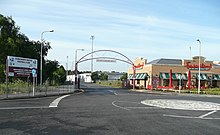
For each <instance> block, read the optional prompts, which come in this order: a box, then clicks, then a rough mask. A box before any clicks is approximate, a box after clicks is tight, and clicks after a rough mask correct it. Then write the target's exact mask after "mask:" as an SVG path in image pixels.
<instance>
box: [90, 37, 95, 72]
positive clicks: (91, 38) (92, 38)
mask: <svg viewBox="0 0 220 135" xmlns="http://www.w3.org/2000/svg"><path fill="white" fill-rule="evenodd" d="M94 39H95V36H94V35H92V36H91V37H90V40H92V52H93V40H94ZM92 72H93V53H92V55H91V74H92Z"/></svg>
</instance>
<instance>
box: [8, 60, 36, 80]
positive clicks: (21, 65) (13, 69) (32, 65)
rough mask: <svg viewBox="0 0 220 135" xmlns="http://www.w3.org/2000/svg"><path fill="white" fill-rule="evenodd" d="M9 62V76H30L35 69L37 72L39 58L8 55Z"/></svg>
mask: <svg viewBox="0 0 220 135" xmlns="http://www.w3.org/2000/svg"><path fill="white" fill-rule="evenodd" d="M7 63H8V64H7V67H8V76H30V74H32V70H33V69H34V70H36V72H37V59H30V58H22V57H14V56H8V57H7ZM36 72H35V74H36Z"/></svg>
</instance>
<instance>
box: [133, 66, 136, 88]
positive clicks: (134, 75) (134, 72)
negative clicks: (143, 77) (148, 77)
mask: <svg viewBox="0 0 220 135" xmlns="http://www.w3.org/2000/svg"><path fill="white" fill-rule="evenodd" d="M135 78H136V68H135V65H134V64H133V90H135Z"/></svg>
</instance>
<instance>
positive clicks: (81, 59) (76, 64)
mask: <svg viewBox="0 0 220 135" xmlns="http://www.w3.org/2000/svg"><path fill="white" fill-rule="evenodd" d="M98 52H112V53H115V54H119V55H120V56H122V57H124V58H125V59H127V60H128V61H126V60H123V59H119V58H113V57H95V58H88V59H84V58H86V57H87V56H89V55H91V54H94V53H98ZM93 59H112V60H118V61H121V62H125V63H127V64H130V65H132V67H133V89H134V88H135V69H136V67H135V65H134V63H133V62H132V61H131V60H130V59H129V58H128V57H127V56H125V55H124V54H122V53H120V52H117V51H114V50H96V51H93V52H90V53H88V54H86V55H84V56H83V57H81V58H80V59H79V60H78V61H76V63H75V88H77V87H76V86H78V88H79V83H78V64H79V63H81V62H85V61H89V60H93Z"/></svg>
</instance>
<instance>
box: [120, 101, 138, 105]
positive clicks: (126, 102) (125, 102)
mask: <svg viewBox="0 0 220 135" xmlns="http://www.w3.org/2000/svg"><path fill="white" fill-rule="evenodd" d="M117 102H125V103H133V104H141V103H140V102H131V101H117Z"/></svg>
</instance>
